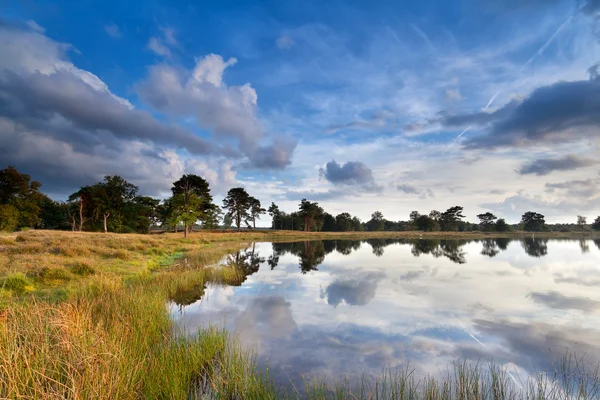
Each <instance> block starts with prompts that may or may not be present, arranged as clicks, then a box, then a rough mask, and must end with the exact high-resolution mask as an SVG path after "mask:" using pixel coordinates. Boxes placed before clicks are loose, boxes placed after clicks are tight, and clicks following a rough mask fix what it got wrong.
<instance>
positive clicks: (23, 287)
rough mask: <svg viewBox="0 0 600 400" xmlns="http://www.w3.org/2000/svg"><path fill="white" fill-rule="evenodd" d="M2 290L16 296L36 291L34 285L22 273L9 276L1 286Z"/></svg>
mask: <svg viewBox="0 0 600 400" xmlns="http://www.w3.org/2000/svg"><path fill="white" fill-rule="evenodd" d="M0 288H3V289H4V290H9V291H11V292H13V293H15V294H22V293H25V292H30V291H32V290H33V289H34V287H33V284H32V283H31V281H30V280H29V279H27V277H26V276H25V275H23V274H21V273H16V274H12V275H8V276H7V277H6V278H4V281H3V282H2V284H1V285H0Z"/></svg>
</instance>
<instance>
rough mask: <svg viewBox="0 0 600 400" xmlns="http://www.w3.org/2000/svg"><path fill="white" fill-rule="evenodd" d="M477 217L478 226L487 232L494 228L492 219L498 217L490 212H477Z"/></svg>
mask: <svg viewBox="0 0 600 400" xmlns="http://www.w3.org/2000/svg"><path fill="white" fill-rule="evenodd" d="M477 218H479V226H480V228H481V230H482V231H484V232H489V231H492V230H494V228H495V225H494V221H495V220H497V219H498V217H496V216H495V215H494V214H492V213H491V212H486V213H484V214H478V215H477Z"/></svg>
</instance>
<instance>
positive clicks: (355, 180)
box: [319, 160, 382, 191]
mask: <svg viewBox="0 0 600 400" xmlns="http://www.w3.org/2000/svg"><path fill="white" fill-rule="evenodd" d="M319 173H320V175H321V176H322V177H323V178H325V179H326V180H327V181H329V182H331V183H333V184H334V185H347V186H355V187H361V188H364V189H365V190H368V191H381V189H382V188H381V186H379V185H377V184H376V183H375V178H373V171H371V169H370V168H369V167H367V166H366V165H365V164H364V163H362V162H360V161H348V162H347V163H345V164H338V163H337V162H336V161H335V160H332V161H329V162H328V163H327V164H325V168H321V169H320V170H319Z"/></svg>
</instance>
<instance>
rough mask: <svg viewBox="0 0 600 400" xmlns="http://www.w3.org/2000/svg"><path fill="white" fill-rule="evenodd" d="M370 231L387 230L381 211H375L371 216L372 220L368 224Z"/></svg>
mask: <svg viewBox="0 0 600 400" xmlns="http://www.w3.org/2000/svg"><path fill="white" fill-rule="evenodd" d="M367 227H368V228H369V230H370V231H382V230H384V229H385V218H383V214H382V213H381V211H375V212H374V213H373V214H371V219H370V220H369V222H367Z"/></svg>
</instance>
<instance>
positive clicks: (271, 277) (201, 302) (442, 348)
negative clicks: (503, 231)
mask: <svg viewBox="0 0 600 400" xmlns="http://www.w3.org/2000/svg"><path fill="white" fill-rule="evenodd" d="M227 262H230V263H235V264H236V265H238V266H239V267H240V268H243V269H244V271H245V273H246V274H247V277H246V280H245V281H244V282H243V283H242V284H241V285H240V286H238V287H226V286H220V285H208V286H207V287H206V289H205V290H204V295H203V297H202V298H200V299H197V298H194V297H191V298H190V297H184V299H183V300H180V301H175V302H173V303H172V304H171V306H170V307H171V313H172V316H173V318H175V319H176V321H177V322H178V323H179V324H180V325H181V326H183V327H185V329H187V330H189V331H190V332H193V331H195V330H196V329H197V328H198V327H206V326H208V325H209V324H212V325H217V326H224V327H227V328H228V329H229V330H230V331H231V332H235V334H236V335H237V336H238V338H239V340H240V341H241V343H242V344H244V345H245V346H249V347H251V348H253V349H254V350H255V351H256V353H257V356H258V360H259V362H260V363H261V365H263V366H268V367H269V371H270V374H271V376H272V377H273V378H274V379H275V380H276V383H278V384H282V385H289V384H290V382H294V384H296V385H298V384H300V385H302V383H301V382H302V379H303V377H304V379H310V377H319V378H321V379H322V378H323V377H327V378H328V379H333V380H339V379H341V378H343V377H344V376H346V377H347V378H348V379H349V380H350V381H352V380H356V379H358V377H360V376H365V375H366V376H377V375H379V374H381V371H382V369H383V368H388V367H390V368H395V367H406V366H407V365H409V366H410V368H411V369H414V370H415V374H417V375H419V376H425V375H435V374H439V373H440V372H442V373H445V372H446V371H447V370H448V369H447V368H448V366H451V365H452V363H453V362H455V361H457V360H458V361H461V362H462V361H472V362H474V363H476V362H478V361H479V362H480V363H483V364H486V363H488V362H489V361H490V360H493V361H494V363H496V364H497V365H500V366H502V367H506V368H507V370H509V371H510V372H511V376H515V377H516V379H517V380H525V379H526V378H527V377H528V376H533V375H535V374H536V373H538V372H543V371H552V370H554V367H555V365H556V363H557V362H558V360H559V359H560V357H561V356H563V355H564V354H566V353H571V354H574V355H576V356H578V357H582V356H584V359H583V360H584V361H583V363H584V364H585V365H588V366H593V365H595V364H596V363H598V361H599V360H600V290H599V289H600V241H598V240H596V241H592V240H546V239H538V238H533V237H531V238H526V239H518V240H513V239H485V240H473V241H469V240H398V239H394V240H388V239H369V240H362V241H350V240H337V241H335V240H328V241H310V242H294V243H255V244H253V245H251V246H249V247H248V249H246V250H244V251H241V252H239V253H237V254H233V255H231V256H229V258H228V261H227ZM177 303H179V304H177Z"/></svg>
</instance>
